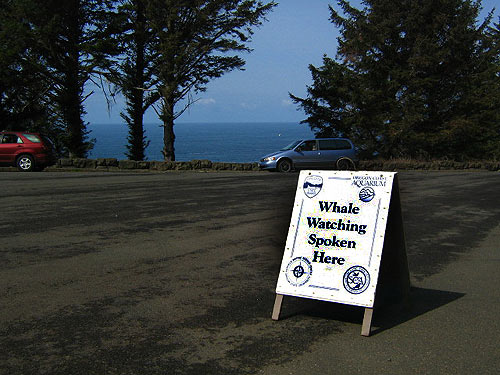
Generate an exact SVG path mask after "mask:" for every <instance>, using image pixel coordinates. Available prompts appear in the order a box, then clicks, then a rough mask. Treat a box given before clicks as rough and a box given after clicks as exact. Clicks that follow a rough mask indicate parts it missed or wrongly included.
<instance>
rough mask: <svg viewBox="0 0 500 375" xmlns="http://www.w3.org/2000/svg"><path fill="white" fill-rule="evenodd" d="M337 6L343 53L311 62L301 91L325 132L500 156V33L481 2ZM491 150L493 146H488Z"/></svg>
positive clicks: (315, 125)
mask: <svg viewBox="0 0 500 375" xmlns="http://www.w3.org/2000/svg"><path fill="white" fill-rule="evenodd" d="M363 3H364V4H365V8H364V9H362V10H358V9H356V8H354V7H352V6H351V5H350V4H349V2H348V1H345V0H340V1H338V4H339V5H340V8H341V10H342V13H343V14H344V16H343V15H341V14H340V13H341V12H340V11H336V10H335V9H333V8H332V7H330V12H331V20H332V22H333V23H334V24H335V25H336V26H337V27H339V28H340V32H341V36H340V37H339V39H338V42H339V46H338V51H337V58H336V59H335V60H334V59H331V58H329V57H326V56H325V57H324V59H323V66H321V67H319V68H317V67H314V66H310V71H311V73H312V77H313V85H312V86H311V87H308V96H307V98H305V99H303V98H298V97H296V96H293V95H291V97H292V98H293V99H294V100H295V102H296V103H297V104H299V106H300V107H301V108H302V109H303V110H304V111H305V112H306V114H307V115H308V118H307V120H305V122H308V123H309V124H310V126H311V128H312V129H313V130H314V131H315V132H316V134H317V135H322V136H347V137H351V138H353V140H354V141H355V142H356V143H357V144H358V145H359V147H360V149H361V150H362V151H363V152H364V156H371V155H373V154H374V153H378V154H380V155H382V156H384V157H449V158H454V159H463V158H472V157H476V158H480V157H485V156H489V157H491V156H493V154H492V152H493V150H494V149H495V146H494V145H496V148H498V145H499V140H500V134H499V133H498V125H497V124H498V108H500V102H499V101H498V99H499V98H498V95H497V94H496V93H494V94H492V92H493V91H492V90H494V89H495V87H498V81H499V70H498V52H499V51H498V33H497V32H495V30H494V29H493V28H492V27H491V26H490V23H491V17H488V18H487V19H486V20H485V21H484V22H483V23H482V24H481V25H479V26H477V25H476V20H477V19H478V15H479V11H480V9H481V8H480V2H471V1H464V0H437V1H436V0H421V1H412V0H402V1H398V2H393V1H390V0H366V1H364V2H363ZM485 153H488V154H487V155H486V154H485Z"/></svg>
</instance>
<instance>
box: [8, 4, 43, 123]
mask: <svg viewBox="0 0 500 375" xmlns="http://www.w3.org/2000/svg"><path fill="white" fill-rule="evenodd" d="M29 36H30V33H29V25H28V24H27V23H26V20H25V16H24V12H23V6H22V1H19V0H17V1H8V0H0V118H1V119H2V128H3V129H19V130H32V131H33V130H37V131H40V130H42V128H44V127H45V126H46V125H47V124H49V123H50V122H51V120H52V117H51V113H50V112H51V111H50V103H48V102H47V101H46V95H45V94H46V93H47V92H48V91H49V90H50V82H48V81H47V80H46V79H45V77H44V76H43V75H42V74H40V69H39V65H40V58H39V56H37V55H36V54H35V53H34V52H33V50H32V49H31V46H30V44H31V43H30V37H29Z"/></svg>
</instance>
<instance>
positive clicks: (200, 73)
mask: <svg viewBox="0 0 500 375" xmlns="http://www.w3.org/2000/svg"><path fill="white" fill-rule="evenodd" d="M275 5H276V4H275V3H273V2H270V3H267V4H264V3H263V2H261V1H255V0H149V1H148V2H147V6H146V12H147V18H148V19H149V21H150V27H151V31H152V33H153V38H154V39H155V40H156V42H157V48H158V49H157V50H156V51H155V52H156V55H155V58H154V63H153V69H154V73H153V74H154V75H155V76H156V77H157V78H158V83H157V84H156V86H155V88H154V94H155V95H156V96H157V97H158V100H159V103H158V104H157V105H156V106H155V110H156V111H157V113H158V115H159V117H160V120H161V122H162V126H163V129H164V137H163V140H164V147H163V155H164V158H165V160H175V149H174V141H175V134H174V121H175V119H176V118H178V117H179V116H180V115H181V114H182V113H183V112H184V111H185V110H186V109H187V108H188V107H189V105H190V104H192V100H191V96H190V95H191V94H192V93H193V92H194V93H196V92H202V91H205V89H206V84H207V83H208V82H209V81H210V80H212V79H214V78H218V77H220V76H222V75H223V74H224V73H226V72H229V71H231V70H234V69H241V68H242V67H243V65H244V64H245V61H244V60H243V59H242V58H241V57H240V56H238V55H231V53H238V52H245V51H250V49H249V48H248V47H247V46H246V42H248V40H249V38H250V37H251V35H252V34H253V32H252V29H251V27H252V26H256V25H260V24H261V22H262V19H263V18H264V17H265V15H266V14H267V13H268V12H269V11H271V9H272V8H273V7H274V6H275ZM183 99H187V104H186V105H184V106H183V107H182V108H180V109H178V110H176V105H178V104H179V102H181V101H182V100H183Z"/></svg>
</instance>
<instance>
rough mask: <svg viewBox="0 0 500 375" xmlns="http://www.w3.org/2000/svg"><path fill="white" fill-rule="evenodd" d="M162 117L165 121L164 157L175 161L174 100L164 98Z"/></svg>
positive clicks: (166, 159)
mask: <svg viewBox="0 0 500 375" xmlns="http://www.w3.org/2000/svg"><path fill="white" fill-rule="evenodd" d="M160 118H161V120H162V122H163V150H162V153H163V158H164V160H165V161H175V147H174V142H175V134H174V101H173V100H170V99H164V101H163V105H162V113H161V116H160Z"/></svg>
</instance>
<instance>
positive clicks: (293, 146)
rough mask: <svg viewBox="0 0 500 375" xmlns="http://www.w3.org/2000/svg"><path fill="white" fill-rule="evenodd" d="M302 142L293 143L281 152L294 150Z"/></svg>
mask: <svg viewBox="0 0 500 375" xmlns="http://www.w3.org/2000/svg"><path fill="white" fill-rule="evenodd" d="M300 142H302V141H293V142H292V143H290V144H289V145H288V146H286V147H283V148H282V149H281V150H280V151H287V150H293V149H294V148H295V147H296V146H297V145H298V144H299V143H300Z"/></svg>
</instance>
